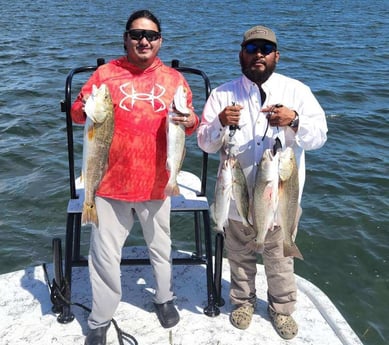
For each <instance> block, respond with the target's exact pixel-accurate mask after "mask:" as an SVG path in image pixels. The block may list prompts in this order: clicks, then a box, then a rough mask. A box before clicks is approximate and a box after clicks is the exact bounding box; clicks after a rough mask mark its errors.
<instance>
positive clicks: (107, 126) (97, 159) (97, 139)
mask: <svg viewBox="0 0 389 345" xmlns="http://www.w3.org/2000/svg"><path fill="white" fill-rule="evenodd" d="M85 112H86V114H87V118H86V121H85V125H84V143H83V167H82V175H81V179H82V181H83V183H84V193H85V196H84V204H83V209H82V216H81V223H82V224H83V225H85V224H94V225H96V226H98V225H99V220H98V216H97V211H96V203H95V196H96V191H97V188H98V187H99V184H100V182H101V180H102V178H103V176H104V174H105V172H106V168H107V163H108V154H109V149H110V146H111V142H112V137H113V131H114V109H113V103H112V98H111V95H110V92H109V89H108V87H107V86H106V85H105V84H101V86H100V87H97V86H96V85H93V86H92V93H91V95H90V97H89V98H88V99H87V101H86V104H85Z"/></svg>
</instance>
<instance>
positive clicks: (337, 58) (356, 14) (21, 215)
mask: <svg viewBox="0 0 389 345" xmlns="http://www.w3.org/2000/svg"><path fill="white" fill-rule="evenodd" d="M109 3H110V4H109ZM142 7H144V8H148V9H151V10H152V11H154V12H155V13H156V14H157V16H158V17H159V18H160V19H161V21H162V29H163V34H164V44H163V47H162V51H161V54H160V56H161V58H162V59H163V60H164V61H165V62H166V63H169V62H170V60H171V59H179V60H180V61H181V65H183V66H187V67H194V68H199V69H201V70H203V71H204V72H205V73H206V74H207V75H208V77H209V78H210V80H211V83H212V86H216V85H218V84H220V83H222V82H225V81H227V80H230V79H231V78H235V77H236V76H238V75H239V74H240V68H239V63H238V51H239V43H240V40H241V36H242V34H243V32H244V31H245V30H246V29H248V28H249V27H251V26H253V25H256V24H264V25H267V26H269V27H272V28H273V29H274V30H275V31H276V33H277V35H278V40H279V49H280V51H281V61H280V63H279V65H278V72H281V73H284V74H287V75H289V76H291V77H295V78H297V79H300V80H301V81H303V82H305V83H306V84H308V85H309V86H310V87H311V88H312V90H313V92H314V93H315V94H316V96H317V98H318V99H319V101H320V103H321V104H322V106H323V108H324V109H325V111H326V114H327V121H328V127H329V139H328V142H327V144H326V145H325V147H323V148H322V149H320V150H318V151H312V152H309V153H308V154H307V183H306V187H305V192H304V196H303V210H304V211H303V216H302V219H301V223H300V231H299V236H298V238H297V243H298V246H299V248H300V249H301V251H302V252H303V254H304V257H305V261H303V262H301V261H298V260H297V261H296V272H297V273H298V274H299V275H301V276H303V277H305V278H306V279H308V280H310V281H312V282H313V283H314V284H316V285H317V286H318V287H320V288H321V289H322V290H323V291H324V292H325V293H326V294H327V295H328V296H329V297H330V298H331V300H332V301H333V302H334V303H335V305H336V306H337V307H338V308H339V310H340V311H341V313H342V314H343V315H344V316H345V318H346V319H347V320H348V322H349V323H350V325H351V326H352V327H353V329H354V330H355V332H356V333H357V334H358V335H359V337H360V338H361V339H362V341H363V343H364V344H366V345H381V344H389V324H388V310H389V232H388V231H389V222H388V216H389V211H388V209H389V193H388V188H389V178H388V173H389V158H388V149H389V144H388V132H389V121H388V115H389V107H388V99H389V87H388V76H389V68H388V66H389V65H388V61H389V49H388V43H387V42H388V33H389V10H388V7H389V5H388V2H387V1H386V0H382V1H379V0H377V1H375V0H372V1H369V2H365V1H360V0H355V1H352V0H328V1H318V0H316V1H303V0H289V1H285V0H278V1H277V0H264V1H260V2H259V1H254V0H252V1H246V0H240V1H221V0H214V1H212V2H210V1H200V0H196V1H194V0H186V1H177V0H173V1H165V2H162V1H143V2H142ZM135 9H140V5H139V2H138V1H123V0H116V1H113V2H112V1H111V2H108V1H103V0H94V1H87V0H85V1H72V0H69V1H54V0H36V1H27V0H14V1H12V2H7V4H6V5H5V4H2V6H0V27H1V36H0V205H1V213H0V239H1V240H0V273H5V272H9V271H13V270H18V269H23V268H25V267H26V266H32V265H37V264H39V263H41V262H47V261H51V241H52V239H53V238H54V237H61V238H63V236H64V233H65V221H66V207H67V200H68V197H69V190H68V170H67V169H68V165H67V148H66V130H65V120H64V114H63V113H61V112H60V106H59V102H60V100H61V99H63V96H64V85H65V79H66V76H67V73H68V72H69V70H70V69H71V68H74V67H79V66H85V65H94V64H95V62H96V59H97V58H99V57H104V58H106V59H107V60H108V59H110V58H113V57H116V56H119V55H121V54H122V53H123V45H122V32H123V30H124V26H125V23H126V20H127V17H128V15H129V14H130V12H132V11H133V10H135ZM85 78H86V76H85ZM83 81H84V80H79V85H81V83H82V82H83ZM195 83H196V82H193V89H194V91H195V92H196V94H199V92H200V91H198V89H197V86H196V84H195ZM75 87H78V86H75ZM201 108H202V104H201V102H200V103H199V105H198V107H197V112H198V114H201V110H202V109H201ZM79 146H80V145H78V148H79ZM189 151H190V153H189V154H188V157H187V159H186V162H185V164H186V168H188V169H191V168H193V169H197V167H198V165H199V163H200V160H199V157H200V154H199V152H198V149H197V148H196V143H195V141H194V139H193V138H192V139H190V140H189ZM216 166H217V156H212V155H211V156H210V171H209V178H208V192H209V198H210V199H212V194H213V186H214V182H215V174H216ZM190 225H191V224H188V223H187V220H186V219H185V217H178V216H177V218H176V219H174V220H173V237H174V238H175V241H176V242H175V243H176V246H177V247H179V248H180V249H187V248H190V246H191V235H190V230H189V229H190ZM139 241H141V236H140V235H137V234H136V232H135V233H134V236H133V239H132V242H129V243H130V244H131V243H137V242H139ZM83 245H84V249H85V250H87V246H88V238H87V237H86V238H85V239H83Z"/></svg>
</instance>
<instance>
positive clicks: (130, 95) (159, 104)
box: [119, 82, 166, 112]
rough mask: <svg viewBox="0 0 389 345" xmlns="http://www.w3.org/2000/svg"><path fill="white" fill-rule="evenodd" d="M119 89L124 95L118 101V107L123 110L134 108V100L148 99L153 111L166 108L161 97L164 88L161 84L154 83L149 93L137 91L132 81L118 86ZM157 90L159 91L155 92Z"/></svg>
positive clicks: (164, 90)
mask: <svg viewBox="0 0 389 345" xmlns="http://www.w3.org/2000/svg"><path fill="white" fill-rule="evenodd" d="M120 91H121V92H123V94H124V95H125V97H124V98H123V99H122V100H121V101H120V104H119V107H120V108H122V109H124V110H127V111H130V110H131V109H132V108H134V104H135V102H136V101H149V102H150V104H151V105H152V107H153V109H154V111H155V112H159V111H162V110H165V109H166V104H165V103H164V101H163V99H162V96H163V95H164V94H165V92H166V89H165V88H164V87H163V86H161V85H158V84H155V85H154V86H153V88H152V89H151V90H150V93H138V92H137V91H136V90H135V88H134V85H133V84H132V82H128V83H125V84H123V85H121V86H120ZM157 92H159V93H158V94H156V93H157Z"/></svg>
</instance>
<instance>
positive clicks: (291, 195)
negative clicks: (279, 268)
mask: <svg viewBox="0 0 389 345" xmlns="http://www.w3.org/2000/svg"><path fill="white" fill-rule="evenodd" d="M278 171H279V177H280V182H279V187H278V210H277V224H278V226H280V227H281V231H282V232H283V235H284V256H294V257H297V258H299V259H303V256H302V254H301V252H300V250H299V249H298V248H297V246H296V244H295V243H294V241H293V235H294V233H295V231H296V229H297V225H298V222H299V219H300V215H301V207H300V205H299V178H298V170H297V163H296V157H295V155H294V152H293V149H292V148H290V147H288V148H286V149H285V150H284V151H281V152H280V158H279V168H278Z"/></svg>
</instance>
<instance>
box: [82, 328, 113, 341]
mask: <svg viewBox="0 0 389 345" xmlns="http://www.w3.org/2000/svg"><path fill="white" fill-rule="evenodd" d="M110 324H111V323H109V324H108V325H107V326H103V327H99V328H95V329H90V330H89V333H88V335H87V336H86V338H85V345H106V343H107V331H108V328H109V326H110Z"/></svg>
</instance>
